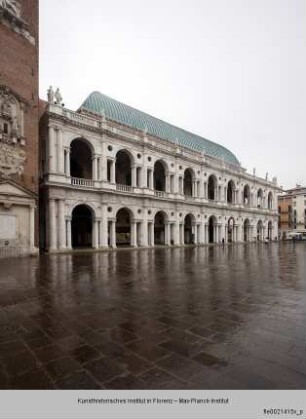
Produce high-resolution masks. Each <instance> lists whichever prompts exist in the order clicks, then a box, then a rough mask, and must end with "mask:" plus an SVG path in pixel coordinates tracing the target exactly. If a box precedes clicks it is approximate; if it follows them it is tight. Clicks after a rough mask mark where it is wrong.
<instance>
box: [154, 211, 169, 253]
mask: <svg viewBox="0 0 306 419" xmlns="http://www.w3.org/2000/svg"><path fill="white" fill-rule="evenodd" d="M165 242H166V241H165V214H164V213H163V212H162V211H159V212H157V213H156V215H155V217H154V243H155V244H157V245H161V244H165Z"/></svg>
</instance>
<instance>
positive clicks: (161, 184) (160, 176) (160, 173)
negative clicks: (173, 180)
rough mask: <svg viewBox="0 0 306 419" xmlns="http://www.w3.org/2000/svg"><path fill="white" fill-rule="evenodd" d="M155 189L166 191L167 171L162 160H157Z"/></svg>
mask: <svg viewBox="0 0 306 419" xmlns="http://www.w3.org/2000/svg"><path fill="white" fill-rule="evenodd" d="M154 189H155V190H156V191H163V192H165V191H166V171H165V166H164V164H163V162H162V161H161V160H157V162H156V163H155V165H154Z"/></svg>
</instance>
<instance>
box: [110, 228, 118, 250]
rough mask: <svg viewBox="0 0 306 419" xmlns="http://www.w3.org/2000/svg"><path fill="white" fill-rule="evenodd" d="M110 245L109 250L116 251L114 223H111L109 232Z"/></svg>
mask: <svg viewBox="0 0 306 419" xmlns="http://www.w3.org/2000/svg"><path fill="white" fill-rule="evenodd" d="M110 233H111V234H110V245H111V248H113V249H116V247H117V245H116V222H115V221H111V232H110Z"/></svg>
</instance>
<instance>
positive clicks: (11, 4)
mask: <svg viewBox="0 0 306 419" xmlns="http://www.w3.org/2000/svg"><path fill="white" fill-rule="evenodd" d="M0 6H1V7H3V9H5V10H7V11H8V12H9V13H10V14H12V15H14V16H16V17H18V19H20V14H21V7H20V4H19V1H17V0H0Z"/></svg>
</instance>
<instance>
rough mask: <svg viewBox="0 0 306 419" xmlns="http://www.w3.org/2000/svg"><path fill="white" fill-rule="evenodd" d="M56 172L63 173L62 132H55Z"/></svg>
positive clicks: (59, 130)
mask: <svg viewBox="0 0 306 419" xmlns="http://www.w3.org/2000/svg"><path fill="white" fill-rule="evenodd" d="M57 171H58V172H59V173H64V149H63V131H62V130H61V129H58V130H57Z"/></svg>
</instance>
